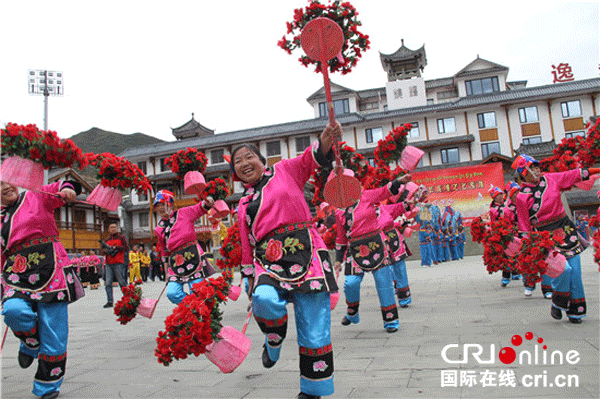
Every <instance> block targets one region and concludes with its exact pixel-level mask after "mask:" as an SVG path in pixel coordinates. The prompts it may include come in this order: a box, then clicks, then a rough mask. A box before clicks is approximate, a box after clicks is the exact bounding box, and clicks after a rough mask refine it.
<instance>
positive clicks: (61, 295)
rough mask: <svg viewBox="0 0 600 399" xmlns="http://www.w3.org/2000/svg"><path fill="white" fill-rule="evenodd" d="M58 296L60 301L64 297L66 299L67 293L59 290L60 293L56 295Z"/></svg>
mask: <svg viewBox="0 0 600 399" xmlns="http://www.w3.org/2000/svg"><path fill="white" fill-rule="evenodd" d="M56 298H57V299H58V300H59V301H62V300H63V299H65V293H64V292H63V291H61V292H59V293H58V294H57V295H56Z"/></svg>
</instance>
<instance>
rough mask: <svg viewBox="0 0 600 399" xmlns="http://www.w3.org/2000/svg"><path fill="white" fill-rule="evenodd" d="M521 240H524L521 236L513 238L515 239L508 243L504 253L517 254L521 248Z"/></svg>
mask: <svg viewBox="0 0 600 399" xmlns="http://www.w3.org/2000/svg"><path fill="white" fill-rule="evenodd" d="M521 242H522V240H521V239H520V238H519V237H515V238H513V240H512V241H511V242H509V243H508V246H507V247H506V249H505V250H504V253H505V254H507V255H508V256H515V255H516V253H517V252H519V248H521Z"/></svg>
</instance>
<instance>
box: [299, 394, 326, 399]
mask: <svg viewBox="0 0 600 399" xmlns="http://www.w3.org/2000/svg"><path fill="white" fill-rule="evenodd" d="M298 399H321V397H320V396H316V395H309V394H307V393H304V392H300V393H299V394H298Z"/></svg>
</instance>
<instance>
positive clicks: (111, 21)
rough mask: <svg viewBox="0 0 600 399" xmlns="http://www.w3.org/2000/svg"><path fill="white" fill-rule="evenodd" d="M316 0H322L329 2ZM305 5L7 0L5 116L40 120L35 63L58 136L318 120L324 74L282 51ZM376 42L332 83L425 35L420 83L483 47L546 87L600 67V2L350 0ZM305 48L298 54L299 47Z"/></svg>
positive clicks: (373, 77) (361, 82)
mask: <svg viewBox="0 0 600 399" xmlns="http://www.w3.org/2000/svg"><path fill="white" fill-rule="evenodd" d="M322 2H326V1H325V0H323V1H322ZM306 4H307V2H306V0H263V1H254V2H252V1H242V0H230V1H205V0H181V1H177V0H175V1H169V2H165V1H160V2H159V1H153V0H145V1H137V0H136V1H133V0H127V1H123V0H119V1H114V0H105V1H96V2H92V1H54V0H53V1H48V0H44V1H26V0H23V1H3V2H1V3H0V15H2V22H1V23H0V37H1V38H2V39H0V40H1V42H0V43H1V47H0V48H1V49H2V57H1V61H0V65H1V67H0V93H1V95H0V125H1V126H4V125H5V124H6V123H7V122H16V123H21V124H27V123H35V124H37V125H38V126H39V127H40V128H42V127H43V115H44V106H43V104H44V101H43V97H42V96H34V95H30V94H28V92H27V72H28V70H30V69H47V70H53V71H62V72H63V74H64V91H65V95H64V96H62V97H50V98H49V118H48V119H49V128H50V129H51V130H56V131H57V132H58V134H59V135H60V136H61V137H70V136H72V135H74V134H76V133H79V132H82V131H85V130H88V129H90V128H92V127H98V128H101V129H104V130H109V131H113V132H118V133H125V134H129V133H136V132H141V133H145V134H148V135H151V136H155V137H158V138H160V139H163V140H168V141H171V140H174V137H173V136H172V134H171V129H170V128H172V127H178V126H180V125H182V124H183V123H185V122H187V121H188V120H189V119H190V117H191V113H192V112H193V113H194V114H195V118H196V120H198V121H199V122H200V123H202V124H203V125H204V126H206V127H208V128H210V129H214V130H215V131H216V133H224V132H231V131H235V130H240V129H246V128H252V127H259V126H265V125H271V124H277V123H284V122H290V121H295V120H302V119H309V118H312V117H313V111H312V108H310V106H309V105H308V103H307V102H306V98H307V97H309V96H310V95H311V94H312V93H314V92H315V91H316V90H318V89H319V88H320V87H321V86H322V84H323V80H322V76H321V75H320V74H316V73H314V72H312V69H307V68H304V67H303V66H301V65H300V63H299V62H298V61H297V58H298V57H299V56H300V53H294V54H293V55H291V56H290V55H288V54H287V53H285V52H284V51H283V50H282V49H280V48H279V47H277V41H278V40H279V39H280V38H281V37H282V36H283V35H284V34H285V33H286V24H285V23H286V21H290V20H291V19H292V16H293V10H294V8H300V7H304V6H305V5H306ZM352 4H353V5H354V6H355V7H356V8H357V10H358V12H359V13H360V15H359V19H360V20H361V21H362V23H363V26H362V28H361V30H362V32H363V33H365V34H368V35H369V36H370V39H371V49H370V50H368V51H367V52H366V53H365V55H364V56H363V58H362V59H361V60H360V61H359V62H358V65H357V67H356V68H355V70H353V71H352V73H350V74H348V75H345V76H342V75H340V74H333V75H331V79H332V81H333V82H335V83H338V84H341V85H342V86H345V87H348V88H351V89H354V90H362V89H369V88H374V87H384V86H385V82H386V80H387V77H386V74H385V72H384V71H383V69H382V67H381V62H380V60H379V52H382V53H386V54H389V53H393V52H395V51H396V50H397V49H398V48H399V47H400V45H401V39H404V43H405V45H406V46H407V47H408V48H410V49H418V48H419V47H421V46H422V45H423V44H425V50H426V53H427V62H428V64H427V66H426V68H425V71H424V74H423V76H424V78H425V79H426V80H427V79H438V78H442V77H448V76H452V75H453V74H455V73H456V72H458V71H459V70H461V69H462V68H463V67H464V66H466V65H467V64H468V63H470V62H471V61H473V60H474V59H475V58H476V57H477V55H479V56H480V57H481V58H484V59H487V60H489V61H493V62H496V63H498V64H501V65H504V66H507V67H509V68H510V70H509V75H508V80H509V81H515V80H527V81H528V86H530V87H531V86H539V85H545V84H551V83H552V74H551V71H552V65H553V64H554V65H558V64H559V63H561V62H562V63H569V64H570V66H571V67H572V69H573V74H574V75H575V78H576V79H586V78H592V77H598V76H600V73H599V72H600V70H599V63H600V62H599V55H598V54H599V41H598V34H599V31H600V28H599V23H598V11H599V5H598V2H597V1H553V0H545V1H538V0H527V1H524V0H520V1H513V0H506V1H498V2H482V1H463V0H457V1H437V0H436V1H426V0H424V1H418V2H417V1H415V2H408V1H400V0H353V1H352ZM298 51H301V50H298Z"/></svg>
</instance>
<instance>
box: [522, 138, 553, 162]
mask: <svg viewBox="0 0 600 399" xmlns="http://www.w3.org/2000/svg"><path fill="white" fill-rule="evenodd" d="M556 147H557V145H556V143H555V142H554V141H547V142H544V143H537V144H521V146H520V147H519V148H517V149H515V153H516V154H517V155H520V154H527V155H531V156H532V157H534V158H537V159H542V158H546V157H547V156H551V155H552V152H553V151H554V149H555V148H556Z"/></svg>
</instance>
